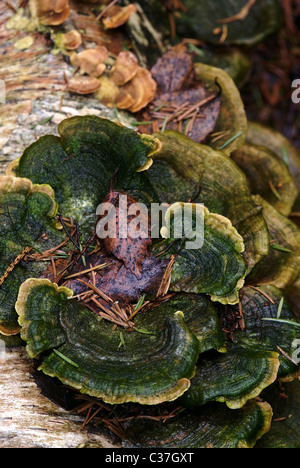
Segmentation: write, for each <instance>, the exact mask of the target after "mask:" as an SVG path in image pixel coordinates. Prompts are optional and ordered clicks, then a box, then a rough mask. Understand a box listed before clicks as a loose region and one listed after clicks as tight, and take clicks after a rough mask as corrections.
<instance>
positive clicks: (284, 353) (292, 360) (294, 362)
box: [277, 346, 299, 367]
mask: <svg viewBox="0 0 300 468" xmlns="http://www.w3.org/2000/svg"><path fill="white" fill-rule="evenodd" d="M277 349H278V350H279V351H280V352H281V354H282V355H283V356H284V357H286V358H287V359H288V360H289V361H291V362H292V363H293V364H294V365H295V366H297V367H298V366H299V364H298V363H297V362H296V361H294V359H292V358H291V356H289V355H288V354H287V353H286V352H285V351H283V349H281V348H280V346H277Z"/></svg>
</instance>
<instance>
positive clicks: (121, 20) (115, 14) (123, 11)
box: [102, 5, 137, 29]
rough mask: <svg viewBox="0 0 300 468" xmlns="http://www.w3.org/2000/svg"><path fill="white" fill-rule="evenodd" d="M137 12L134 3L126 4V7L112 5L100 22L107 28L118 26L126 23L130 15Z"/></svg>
mask: <svg viewBox="0 0 300 468" xmlns="http://www.w3.org/2000/svg"><path fill="white" fill-rule="evenodd" d="M136 12H137V7H136V6H135V5H128V6H126V7H119V6H113V7H111V8H110V9H109V10H108V11H107V12H106V14H105V17H104V18H103V20H102V22H103V24H104V26H105V27H106V28H107V29H114V28H119V27H120V26H122V25H123V24H125V23H127V21H128V20H129V18H130V16H131V15H132V14H134V13H136Z"/></svg>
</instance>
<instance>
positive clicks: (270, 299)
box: [249, 286, 275, 304]
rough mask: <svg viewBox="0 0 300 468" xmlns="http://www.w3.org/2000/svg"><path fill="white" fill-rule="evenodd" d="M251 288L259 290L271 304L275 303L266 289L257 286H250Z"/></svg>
mask: <svg viewBox="0 0 300 468" xmlns="http://www.w3.org/2000/svg"><path fill="white" fill-rule="evenodd" d="M249 288H251V289H254V290H255V291H258V292H259V293H260V294H262V295H263V296H264V297H265V298H267V299H268V301H269V302H271V304H275V302H274V301H273V299H272V298H271V297H270V296H269V295H268V294H267V293H265V292H264V291H262V290H261V289H259V288H256V287H255V286H249Z"/></svg>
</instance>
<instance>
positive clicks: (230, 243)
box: [160, 203, 246, 304]
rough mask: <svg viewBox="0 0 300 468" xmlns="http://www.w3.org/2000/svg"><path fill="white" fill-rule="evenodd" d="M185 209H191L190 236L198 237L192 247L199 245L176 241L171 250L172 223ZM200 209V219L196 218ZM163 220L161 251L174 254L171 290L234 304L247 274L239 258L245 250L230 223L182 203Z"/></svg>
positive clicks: (172, 241) (203, 208)
mask: <svg viewBox="0 0 300 468" xmlns="http://www.w3.org/2000/svg"><path fill="white" fill-rule="evenodd" d="M186 208H188V209H189V210H190V212H191V213H190V214H191V217H192V219H193V224H194V226H193V233H192V234H193V237H196V239H197V238H198V241H197V240H196V241H195V244H197V242H199V240H200V242H201V240H202V242H201V245H200V246H199V247H193V248H190V249H189V248H188V247H187V244H188V242H190V241H189V240H187V239H185V240H182V239H179V246H178V245H176V244H175V245H174V247H171V248H170V245H171V244H174V237H172V234H171V235H170V231H171V229H172V227H171V224H173V220H175V219H176V217H177V214H179V216H182V211H183V209H185V210H186ZM199 210H200V218H201V219H200V220H199V219H197V217H198V216H199V215H198V214H197V212H198V211H199ZM171 215H172V218H171ZM165 217H166V222H167V226H166V227H164V228H162V236H163V237H167V239H166V240H165V241H164V242H162V243H161V244H160V249H162V250H163V251H164V250H167V254H166V255H168V256H170V255H172V254H173V255H174V254H175V255H176V259H175V262H174V265H173V268H172V276H171V284H170V291H176V292H180V291H185V292H190V293H197V294H200V293H206V294H209V295H210V296H211V299H212V300H213V301H219V302H221V303H223V304H236V303H237V302H238V291H239V289H240V288H241V287H242V286H243V284H244V277H245V274H246V266H245V262H244V259H243V257H242V253H243V251H244V248H245V247H244V243H243V239H242V237H241V236H240V235H239V234H238V232H237V231H236V229H235V228H234V227H233V226H232V224H231V222H230V220H229V219H227V218H225V217H224V216H220V215H218V214H213V213H210V212H209V211H208V210H207V209H206V208H205V207H204V206H203V205H199V204H198V205H197V204H184V203H175V204H174V205H171V207H170V208H169V209H168V210H167V212H166V216H165ZM199 221H200V222H199ZM201 221H202V223H203V224H202V223H201ZM175 240H176V239H175ZM164 257H165V255H164Z"/></svg>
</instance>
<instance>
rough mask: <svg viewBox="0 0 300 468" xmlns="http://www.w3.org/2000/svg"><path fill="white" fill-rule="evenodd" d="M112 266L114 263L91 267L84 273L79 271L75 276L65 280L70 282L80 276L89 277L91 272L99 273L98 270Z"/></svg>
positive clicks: (67, 277)
mask: <svg viewBox="0 0 300 468" xmlns="http://www.w3.org/2000/svg"><path fill="white" fill-rule="evenodd" d="M110 265H112V263H103V264H102V265H97V266H95V267H91V268H89V269H88V270H83V271H79V272H78V273H74V275H70V276H66V278H64V279H65V280H69V279H73V278H77V277H78V276H84V275H87V274H88V273H91V272H94V271H97V270H103V269H104V268H106V267H108V266H110Z"/></svg>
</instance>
